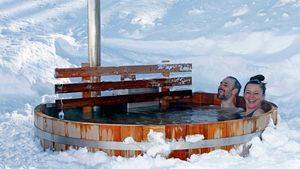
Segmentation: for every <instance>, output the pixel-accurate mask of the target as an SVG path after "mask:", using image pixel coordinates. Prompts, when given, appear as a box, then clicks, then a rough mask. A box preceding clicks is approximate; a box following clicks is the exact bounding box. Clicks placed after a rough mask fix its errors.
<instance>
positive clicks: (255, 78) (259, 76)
mask: <svg viewBox="0 0 300 169" xmlns="http://www.w3.org/2000/svg"><path fill="white" fill-rule="evenodd" d="M251 80H259V81H261V82H262V81H264V80H265V77H264V76H263V75H256V76H253V77H251V78H250V81H251Z"/></svg>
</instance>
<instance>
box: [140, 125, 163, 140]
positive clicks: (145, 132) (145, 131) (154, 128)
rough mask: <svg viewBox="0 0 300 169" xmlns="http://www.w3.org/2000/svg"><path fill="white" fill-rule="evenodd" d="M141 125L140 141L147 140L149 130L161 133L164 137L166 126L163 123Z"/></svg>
mask: <svg viewBox="0 0 300 169" xmlns="http://www.w3.org/2000/svg"><path fill="white" fill-rule="evenodd" d="M142 127H143V136H142V139H143V140H142V141H148V134H149V133H150V130H152V131H154V132H160V133H163V137H166V126H164V125H149V126H142Z"/></svg>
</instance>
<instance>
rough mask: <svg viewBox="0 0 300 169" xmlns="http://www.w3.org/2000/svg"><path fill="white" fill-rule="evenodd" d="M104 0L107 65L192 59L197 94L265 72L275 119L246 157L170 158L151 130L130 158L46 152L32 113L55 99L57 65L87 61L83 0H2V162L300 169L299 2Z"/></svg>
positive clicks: (11, 164) (7, 164) (33, 165)
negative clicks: (143, 149) (147, 144)
mask: <svg viewBox="0 0 300 169" xmlns="http://www.w3.org/2000/svg"><path fill="white" fill-rule="evenodd" d="M101 3H102V4H101V10H102V25H101V27H102V35H101V36H102V61H101V63H102V64H103V65H105V66H109V65H114V66H116V65H128V64H130V65H134V64H157V63H161V62H162V61H164V60H170V62H169V63H183V62H184V63H187V62H191V63H193V73H192V76H193V90H194V91H199V90H201V91H207V92H215V91H216V89H217V86H218V84H219V81H220V80H221V79H223V78H224V77H225V76H228V75H232V76H236V77H237V78H238V79H239V80H240V82H241V83H242V84H245V83H246V82H247V80H248V79H249V77H250V76H252V75H255V74H258V73H261V74H264V75H265V77H266V81H267V95H266V98H267V99H268V100H270V101H272V102H274V103H276V104H277V105H278V106H279V113H280V122H279V124H278V125H277V126H268V127H267V129H266V130H265V132H264V133H263V135H262V141H261V140H260V139H259V138H257V137H256V138H254V139H253V140H252V141H251V144H252V146H251V149H250V154H249V156H248V157H245V158H243V157H240V156H239V155H237V154H238V151H239V150H231V151H230V152H226V151H223V150H216V151H213V152H211V153H208V154H202V155H193V156H191V157H190V158H189V159H188V160H187V161H182V160H179V159H166V158H165V157H164V156H165V155H166V154H167V153H168V150H169V149H168V144H167V143H166V142H164V140H163V139H162V138H163V136H162V135H161V134H159V133H155V132H152V133H151V134H150V140H152V143H153V146H152V147H151V148H152V149H149V150H148V152H147V153H146V154H145V155H143V156H138V157H136V158H122V157H109V156H107V155H106V154H105V153H104V152H97V153H89V152H87V150H86V149H84V148H83V149H80V150H70V151H65V152H52V151H51V150H46V151H45V152H44V151H43V149H42V148H41V147H40V144H39V140H37V139H35V137H34V131H33V129H34V126H33V109H34V107H35V106H36V105H37V104H39V103H41V102H42V103H45V102H50V101H53V100H54V99H55V98H56V97H57V96H56V95H55V94H54V90H53V89H54V87H53V84H55V83H57V81H58V80H57V79H55V78H54V75H53V74H54V69H55V68H56V67H76V66H80V64H81V63H82V62H87V60H88V59H87V30H86V29H87V21H86V17H87V13H86V1H85V0H76V1H74V0H64V1H60V0H52V1H48V0H39V1H36V0H27V1H24V0H0V23H1V24H0V168H122V169H127V168H128V169H129V168H141V167H143V168H178V169H179V168H206V169H214V168H233V169H234V168H241V166H242V167H243V168H245V169H248V168H249V169H250V168H272V169H274V168H275V169H276V168H278V169H282V168H291V169H297V168H300V148H299V147H300V105H299V102H300V92H299V91H300V87H299V86H300V78H299V77H300V76H299V74H300V47H299V46H300V21H299V17H300V1H299V0H272V1H257V0H249V1H242V0H235V1H233V0H226V1H221V0H217V1H180V0H165V1H160V0H152V1H148V0H140V1H134V0H110V1H101ZM228 64H230V65H229V66H228ZM64 80H67V79H64ZM192 138H195V137H192ZM196 138H198V137H196ZM198 139H199V138H198ZM198 139H196V140H197V141H199V140H198ZM126 141H127V142H129V143H130V142H131V141H134V140H130V139H129V140H126ZM249 144H250V143H249Z"/></svg>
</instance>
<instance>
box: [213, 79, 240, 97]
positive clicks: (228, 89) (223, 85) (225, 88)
mask: <svg viewBox="0 0 300 169" xmlns="http://www.w3.org/2000/svg"><path fill="white" fill-rule="evenodd" d="M240 90H241V84H240V82H239V81H238V80H237V79H236V78H235V77H232V76H228V77H226V78H225V79H223V80H222V81H221V82H220V85H219V87H218V98H219V99H221V100H223V101H225V100H228V99H229V98H231V97H232V96H238V95H239V93H240Z"/></svg>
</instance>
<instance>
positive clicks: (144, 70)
mask: <svg viewBox="0 0 300 169" xmlns="http://www.w3.org/2000/svg"><path fill="white" fill-rule="evenodd" d="M191 71H192V64H162V65H140V66H119V67H80V68H57V69H55V77H56V78H76V77H81V78H82V79H83V81H82V82H80V83H69V84H56V85H55V93H57V94H62V93H74V92H82V93H83V95H82V97H81V98H71V99H58V100H56V106H57V107H58V108H76V107H92V106H104V105H105V106H107V105H118V104H125V103H137V102H147V101H154V100H162V99H164V100H174V99H175V100H176V99H184V98H191V96H192V91H191V90H176V91H170V90H169V88H170V87H174V86H182V85H191V84H192V77H172V78H170V74H171V73H177V74H178V73H180V72H191ZM141 74H162V75H163V77H162V78H153V79H138V80H137V79H136V77H137V75H141ZM112 75H118V76H120V81H101V82H91V81H86V79H92V78H94V77H100V76H101V77H103V76H112ZM127 78H129V80H127ZM140 88H160V90H158V92H155V93H137V94H130V93H129V94H125V95H124V94H123V95H113V96H98V95H96V96H92V95H90V94H87V93H91V92H101V91H113V90H122V89H140Z"/></svg>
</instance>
